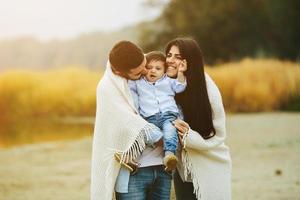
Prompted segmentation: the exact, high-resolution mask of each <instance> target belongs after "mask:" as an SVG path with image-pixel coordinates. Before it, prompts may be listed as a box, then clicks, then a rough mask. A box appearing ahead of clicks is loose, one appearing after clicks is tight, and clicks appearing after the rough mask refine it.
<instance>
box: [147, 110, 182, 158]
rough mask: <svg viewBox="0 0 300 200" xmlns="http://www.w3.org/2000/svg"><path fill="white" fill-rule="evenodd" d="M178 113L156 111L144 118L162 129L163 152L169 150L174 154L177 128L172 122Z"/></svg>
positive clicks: (176, 143)
mask: <svg viewBox="0 0 300 200" xmlns="http://www.w3.org/2000/svg"><path fill="white" fill-rule="evenodd" d="M178 115H179V114H178V113H175V112H165V113H156V114H155V115H151V116H150V117H146V118H145V119H146V120H147V121H148V122H149V123H152V124H154V125H155V126H157V127H158V128H160V129H161V130H162V132H163V140H164V151H165V152H166V151H171V152H173V153H174V154H175V152H176V149H177V145H178V137H177V129H176V128H175V126H174V125H173V124H172V122H173V121H174V120H176V119H177V118H178Z"/></svg>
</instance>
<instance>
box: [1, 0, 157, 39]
mask: <svg viewBox="0 0 300 200" xmlns="http://www.w3.org/2000/svg"><path fill="white" fill-rule="evenodd" d="M0 5H1V6H0V16H1V17H0V39H3V38H15V37H20V36H34V37H37V38H39V39H41V40H48V39H53V38H62V39H64V38H70V37H75V36H77V35H79V34H81V33H88V32H94V31H113V30H118V29H120V28H122V27H125V26H128V25H133V24H136V23H138V22H141V21H144V20H150V19H153V18H154V17H156V16H158V15H159V14H160V10H159V9H150V8H149V7H145V6H143V0H0Z"/></svg>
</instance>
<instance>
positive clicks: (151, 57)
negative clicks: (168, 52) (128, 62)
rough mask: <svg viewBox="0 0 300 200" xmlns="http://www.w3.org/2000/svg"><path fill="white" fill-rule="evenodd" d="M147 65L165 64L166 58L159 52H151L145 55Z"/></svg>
mask: <svg viewBox="0 0 300 200" xmlns="http://www.w3.org/2000/svg"><path fill="white" fill-rule="evenodd" d="M146 60H147V64H148V63H149V62H151V61H162V62H164V63H165V62H166V56H165V54H163V53H162V52H161V51H151V52H149V53H147V54H146Z"/></svg>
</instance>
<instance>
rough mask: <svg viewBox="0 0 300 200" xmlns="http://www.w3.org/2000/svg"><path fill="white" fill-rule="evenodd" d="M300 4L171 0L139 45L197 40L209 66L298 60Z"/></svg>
mask: <svg viewBox="0 0 300 200" xmlns="http://www.w3.org/2000/svg"><path fill="white" fill-rule="evenodd" d="M299 5H300V2H299V1H295V0H286V1H281V0H272V1H271V0H248V1H240V0H223V1H217V0H185V1H183V0H171V1H170V2H169V4H167V5H166V6H165V8H164V10H163V12H162V14H161V16H160V17H159V18H158V19H156V20H155V21H154V22H153V23H152V24H151V23H148V25H147V26H144V28H143V30H142V31H141V33H140V42H141V43H142V46H143V48H144V49H145V51H150V50H153V49H163V47H164V45H165V44H166V43H167V42H168V41H170V40H171V39H173V38H175V37H182V36H189V37H193V38H194V39H196V40H197V41H198V42H199V44H200V46H201V48H202V49H203V50H204V53H205V55H204V57H205V60H206V61H207V62H208V63H216V62H224V61H229V60H235V59H239V58H242V57H245V56H253V57H255V56H257V55H264V56H276V57H280V58H288V59H293V60H296V59H297V58H298V59H299V56H300V41H299V37H297V34H298V33H299V28H300V23H299V18H300V12H298V10H299V9H300V8H299ZM262 53H263V54H262Z"/></svg>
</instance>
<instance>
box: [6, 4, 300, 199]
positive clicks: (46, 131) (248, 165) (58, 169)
mask: <svg viewBox="0 0 300 200" xmlns="http://www.w3.org/2000/svg"><path fill="white" fill-rule="evenodd" d="M0 4H1V7H0V14H1V18H0V163H1V165H0V177H1V178H0V200H12V199H22V200H24V199H30V200H31V199H89V184H90V157H91V146H92V134H93V126H94V116H95V108H96V101H95V100H96V99H95V95H96V86H97V83H98V82H99V80H100V79H101V77H102V74H103V72H104V70H105V63H106V61H107V57H108V52H109V50H110V49H111V48H112V46H113V45H114V43H116V42H118V41H119V40H124V39H126V40H131V41H133V42H136V43H137V44H139V45H140V46H141V47H142V48H143V50H144V51H145V52H148V51H152V50H162V51H164V46H165V45H166V43H167V42H168V41H170V40H171V39H173V38H175V37H192V38H194V39H195V40H197V41H198V43H199V45H200V47H201V49H202V51H203V54H204V59H205V66H206V69H205V70H206V72H207V73H208V74H210V75H211V77H212V78H213V79H214V80H215V82H216V83H217V85H218V87H219V89H220V91H221V94H222V97H223V103H224V106H225V109H226V113H227V122H226V123H227V135H228V140H227V144H228V146H229V147H230V148H231V155H232V160H233V178H232V185H233V199H238V200H239V199H262V200H266V199H272V200H273V199H289V200H290V199H300V173H299V172H300V156H299V155H300V126H299V122H300V113H299V111H300V37H299V34H300V20H299V19H300V12H299V10H300V1H297V0H285V1H282V0H248V1H241V0H223V1H216V0H185V1H183V0H160V1H159V0H128V1H117V0H111V1H103V0H98V1H96V0H90V1H83V0H72V1H71V0H65V1H63V2H62V1H58V0H52V1H49V0H42V1H38V0H27V1H21V0H10V1H4V0H0ZM172 199H175V198H174V194H173V192H172Z"/></svg>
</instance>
